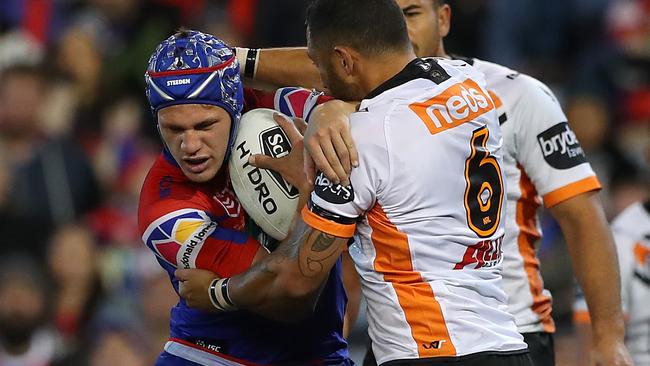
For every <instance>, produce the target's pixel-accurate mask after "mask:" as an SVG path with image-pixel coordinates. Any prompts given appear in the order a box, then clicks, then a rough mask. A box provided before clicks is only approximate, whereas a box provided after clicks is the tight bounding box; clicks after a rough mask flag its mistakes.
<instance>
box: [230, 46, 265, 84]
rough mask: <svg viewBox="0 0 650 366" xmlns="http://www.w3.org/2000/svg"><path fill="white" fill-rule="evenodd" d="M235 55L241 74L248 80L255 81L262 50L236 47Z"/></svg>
mask: <svg viewBox="0 0 650 366" xmlns="http://www.w3.org/2000/svg"><path fill="white" fill-rule="evenodd" d="M235 53H236V54H237V61H238V62H239V74H240V75H243V76H245V77H247V78H251V79H255V75H257V66H258V64H259V62H258V61H259V58H260V50H259V49H258V48H244V47H235Z"/></svg>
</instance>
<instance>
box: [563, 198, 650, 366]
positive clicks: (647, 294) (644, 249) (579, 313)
mask: <svg viewBox="0 0 650 366" xmlns="http://www.w3.org/2000/svg"><path fill="white" fill-rule="evenodd" d="M612 232H613V234H614V240H615V242H616V251H617V253H618V262H619V266H620V271H621V298H622V300H623V311H624V313H625V317H626V320H627V322H626V327H625V344H626V345H627V348H628V350H629V351H630V354H631V356H632V359H633V360H634V364H635V365H650V306H648V304H649V303H650V201H647V202H646V203H645V205H644V204H641V203H636V204H633V205H632V206H630V207H628V208H627V209H625V210H624V211H623V212H622V213H621V214H620V215H618V216H617V217H616V219H614V221H613V222H612ZM573 308H574V320H575V321H576V322H579V323H588V322H589V311H588V308H587V303H586V301H585V299H584V296H583V295H582V294H581V293H579V294H578V295H577V296H576V301H575V303H574V306H573Z"/></svg>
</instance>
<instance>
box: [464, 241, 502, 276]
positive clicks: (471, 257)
mask: <svg viewBox="0 0 650 366" xmlns="http://www.w3.org/2000/svg"><path fill="white" fill-rule="evenodd" d="M502 245H503V236H500V237H498V238H496V239H494V240H491V239H489V240H481V241H479V242H478V243H476V244H474V245H472V246H470V247H467V250H466V251H465V255H463V259H462V260H461V261H460V262H458V263H456V266H454V269H455V270H460V269H463V268H465V267H467V266H469V265H470V264H474V263H476V265H475V266H474V269H479V268H484V267H488V268H489V267H494V266H496V265H497V264H499V263H501V259H502V258H503V251H502V249H501V246H502Z"/></svg>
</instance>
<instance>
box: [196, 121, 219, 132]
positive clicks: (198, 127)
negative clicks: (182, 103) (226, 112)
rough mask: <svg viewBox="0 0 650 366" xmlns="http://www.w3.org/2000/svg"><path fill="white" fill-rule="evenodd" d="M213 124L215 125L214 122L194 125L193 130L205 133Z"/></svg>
mask: <svg viewBox="0 0 650 366" xmlns="http://www.w3.org/2000/svg"><path fill="white" fill-rule="evenodd" d="M215 123H216V122H215V121H210V122H203V123H199V124H198V125H196V127H194V129H195V130H198V131H207V130H209V129H211V128H212V126H214V124H215Z"/></svg>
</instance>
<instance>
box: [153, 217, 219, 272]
mask: <svg viewBox="0 0 650 366" xmlns="http://www.w3.org/2000/svg"><path fill="white" fill-rule="evenodd" d="M216 228H217V224H216V223H215V222H213V221H212V220H211V219H210V218H209V217H208V216H207V215H206V214H205V212H203V211H199V210H192V209H183V210H179V211H174V212H172V213H169V214H167V215H165V216H163V217H161V218H159V219H158V220H156V221H154V222H153V223H152V224H151V225H149V228H148V229H147V231H145V233H144V235H143V241H144V242H145V244H146V245H147V246H148V247H149V248H151V249H152V250H153V251H154V252H155V253H156V255H158V257H159V258H161V259H163V260H164V261H166V262H168V263H169V264H171V265H172V266H174V267H177V268H196V258H197V256H198V255H199V252H200V251H201V248H202V247H203V243H204V242H205V240H206V239H207V238H208V237H209V236H210V235H211V234H212V233H213V232H214V230H215V229H216Z"/></svg>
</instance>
